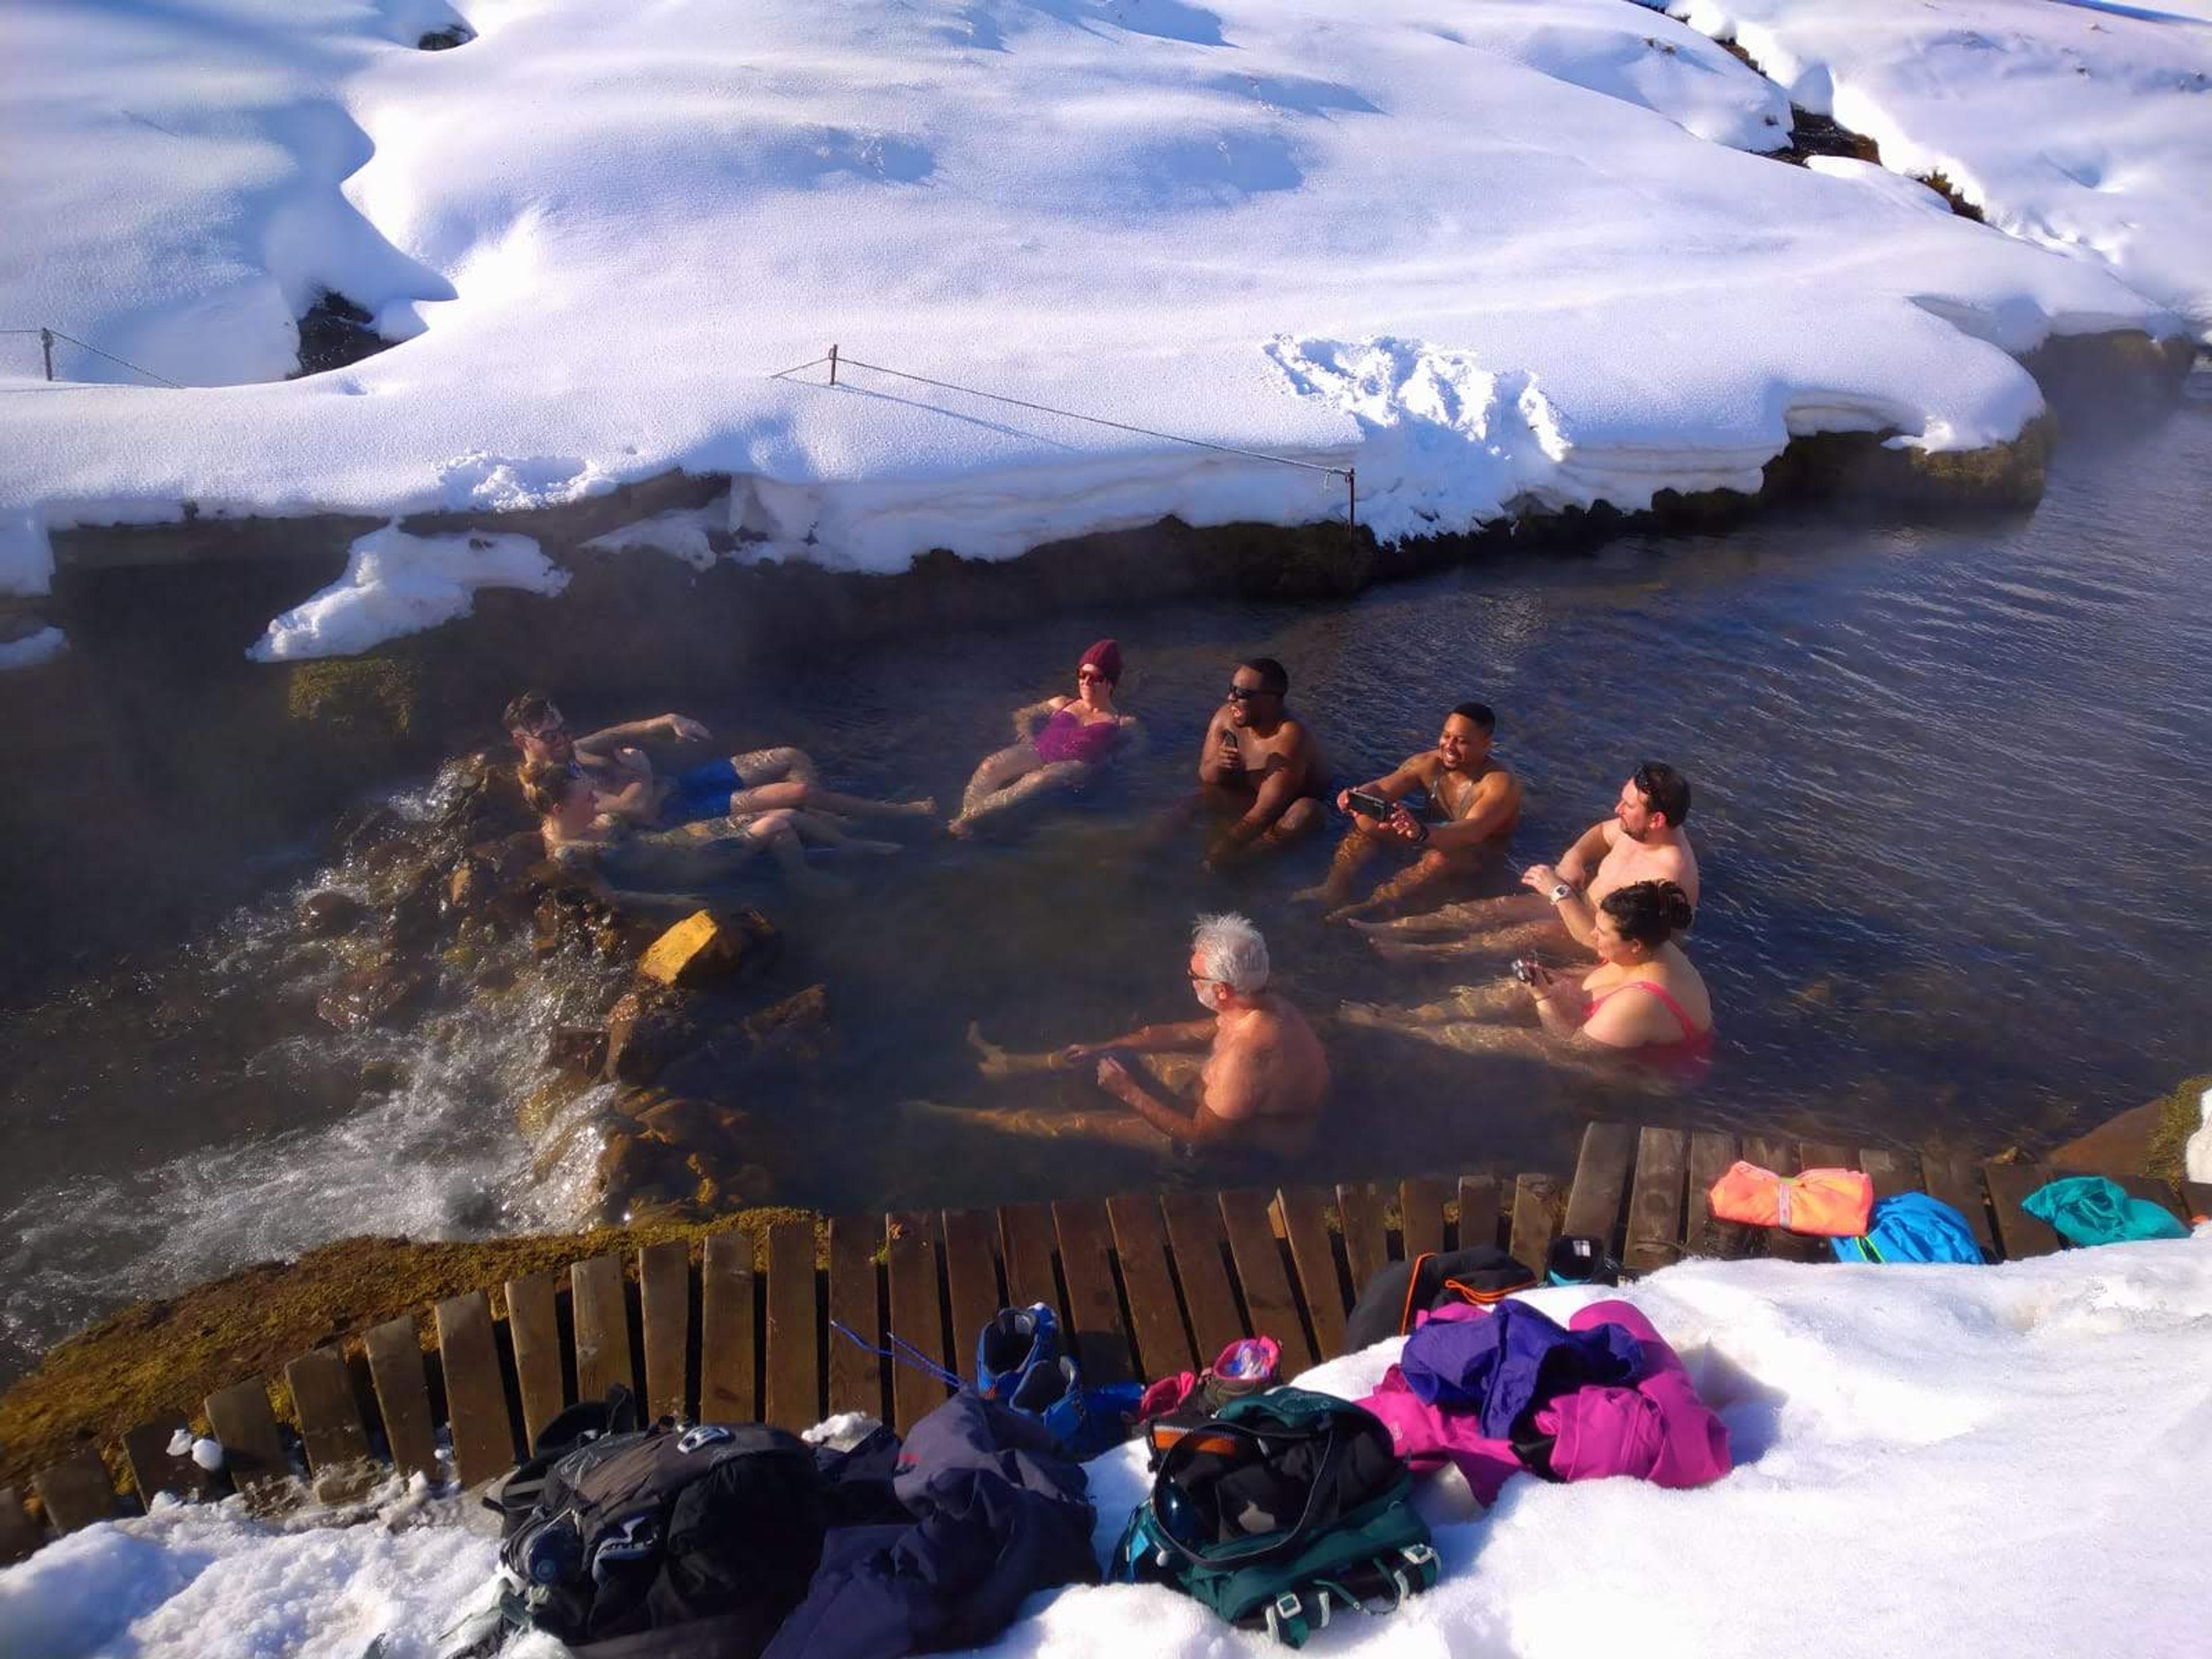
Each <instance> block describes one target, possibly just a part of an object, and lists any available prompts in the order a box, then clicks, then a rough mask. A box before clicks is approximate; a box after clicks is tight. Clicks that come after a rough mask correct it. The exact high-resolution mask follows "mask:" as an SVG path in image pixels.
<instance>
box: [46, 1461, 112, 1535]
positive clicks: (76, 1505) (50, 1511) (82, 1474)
mask: <svg viewBox="0 0 2212 1659" xmlns="http://www.w3.org/2000/svg"><path fill="white" fill-rule="evenodd" d="M31 1489H32V1490H33V1492H37V1493H38V1494H39V1501H40V1503H41V1504H45V1505H46V1519H47V1520H48V1521H50V1522H52V1523H53V1526H54V1530H55V1531H57V1532H64V1533H70V1532H82V1530H83V1529H84V1528H87V1527H89V1526H92V1525H94V1524H95V1523H96V1522H101V1521H106V1520H108V1519H111V1518H112V1516H114V1515H115V1514H116V1512H117V1510H116V1503H115V1482H114V1481H113V1480H111V1479H110V1478H109V1477H108V1474H107V1465H106V1464H105V1463H103V1462H100V1454H99V1453H98V1452H97V1451H95V1450H94V1449H92V1448H91V1447H90V1446H80V1447H79V1448H77V1449H76V1450H75V1451H73V1452H71V1453H70V1455H68V1456H67V1457H64V1459H62V1461H61V1462H58V1463H56V1464H53V1465H52V1466H50V1467H48V1468H43V1469H40V1471H39V1472H38V1474H34V1475H33V1476H32V1477H31Z"/></svg>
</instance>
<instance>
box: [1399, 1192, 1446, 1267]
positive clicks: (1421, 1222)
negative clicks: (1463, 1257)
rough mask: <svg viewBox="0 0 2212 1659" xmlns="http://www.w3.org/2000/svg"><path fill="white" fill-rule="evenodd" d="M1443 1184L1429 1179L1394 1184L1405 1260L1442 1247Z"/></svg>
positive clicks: (1434, 1252)
mask: <svg viewBox="0 0 2212 1659" xmlns="http://www.w3.org/2000/svg"><path fill="white" fill-rule="evenodd" d="M1447 1197H1449V1192H1448V1190H1447V1189H1446V1188H1445V1186H1444V1183H1443V1182H1441V1181H1437V1180H1436V1179H1434V1178H1433V1177H1431V1176H1407V1178H1406V1179H1405V1180H1403V1181H1401V1182H1399V1183H1398V1220H1399V1232H1400V1235H1401V1237H1402V1238H1403V1239H1404V1240H1405V1244H1406V1260H1407V1261H1413V1258H1414V1257H1416V1256H1419V1255H1435V1254H1437V1252H1438V1251H1440V1250H1442V1249H1443V1247H1444V1200H1445V1199H1446V1198H1447Z"/></svg>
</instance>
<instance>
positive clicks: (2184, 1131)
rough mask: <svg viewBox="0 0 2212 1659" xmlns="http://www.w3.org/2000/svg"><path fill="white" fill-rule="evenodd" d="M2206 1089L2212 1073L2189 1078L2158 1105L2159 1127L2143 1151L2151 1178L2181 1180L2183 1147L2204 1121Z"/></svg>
mask: <svg viewBox="0 0 2212 1659" xmlns="http://www.w3.org/2000/svg"><path fill="white" fill-rule="evenodd" d="M2207 1089H2212V1073H2206V1074H2204V1075H2203V1076H2200V1077H2193V1078H2191V1079H2189V1080H2188V1081H2187V1082H2185V1083H2184V1084H2182V1085H2180V1086H2179V1088H2177V1089H2175V1090H2174V1091H2173V1092H2172V1094H2170V1095H2168V1096H2166V1098H2165V1100H2164V1101H2163V1102H2161V1103H2160V1108H2159V1114H2158V1127H2156V1128H2155V1129H2153V1130H2152V1131H2151V1132H2150V1140H2149V1142H2148V1145H2147V1146H2145V1147H2144V1149H2143V1163H2144V1166H2145V1169H2146V1171H2147V1172H2148V1174H2149V1175H2150V1176H2152V1177H2154V1179H2156V1180H2160V1181H2179V1180H2180V1179H2181V1178H2182V1168H2181V1153H2182V1148H2183V1147H2184V1146H2186V1145H2187V1144H2188V1140H2189V1137H2190V1136H2191V1135H2193V1134H2195V1133H2197V1127H2198V1126H2199V1125H2200V1124H2202V1123H2203V1121H2204V1116H2203V1112H2204V1109H2203V1104H2202V1103H2203V1098H2204V1091H2206V1090H2207Z"/></svg>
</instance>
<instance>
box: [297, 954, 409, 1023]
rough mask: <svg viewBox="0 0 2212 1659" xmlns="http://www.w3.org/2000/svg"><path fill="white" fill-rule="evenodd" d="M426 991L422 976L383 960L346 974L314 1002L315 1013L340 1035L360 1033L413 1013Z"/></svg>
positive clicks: (386, 959)
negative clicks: (352, 1032)
mask: <svg viewBox="0 0 2212 1659" xmlns="http://www.w3.org/2000/svg"><path fill="white" fill-rule="evenodd" d="M428 990H429V984H428V981H426V980H425V979H424V978H423V976H422V975H421V974H419V973H417V972H416V971H415V969H411V968H409V967H407V966H405V965H404V964H403V963H398V962H396V961H393V960H392V959H391V958H390V957H386V958H384V959H382V960H380V961H377V962H374V963H369V964H368V966H366V967H362V968H356V969H353V970H352V971H350V972H349V973H348V974H346V975H344V976H343V978H341V979H340V980H339V981H338V982H337V984H335V985H333V986H331V987H330V989H328V990H327V991H325V992H324V993H323V994H321V995H320V996H319V997H317V998H316V999H315V1012H316V1013H317V1014H319V1015H320V1016H321V1017H322V1018H323V1020H324V1021H325V1023H326V1024H331V1025H335V1026H337V1029H338V1030H341V1031H359V1030H365V1029H367V1028H368V1027H369V1026H372V1025H382V1024H388V1023H390V1022H391V1021H392V1020H394V1019H397V1018H399V1017H400V1016H401V1015H403V1014H406V1013H410V1012H413V1011H414V1009H415V1008H416V1007H417V1006H419V1005H420V1004H421V1002H422V999H423V997H424V995H425V994H427V993H428Z"/></svg>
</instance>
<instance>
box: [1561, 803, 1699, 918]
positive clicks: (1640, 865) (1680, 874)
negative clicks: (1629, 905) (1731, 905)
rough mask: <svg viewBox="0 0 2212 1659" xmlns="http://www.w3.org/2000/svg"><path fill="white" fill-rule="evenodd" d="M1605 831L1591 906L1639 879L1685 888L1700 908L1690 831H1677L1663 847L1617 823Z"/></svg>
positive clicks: (1591, 889) (1592, 880)
mask: <svg viewBox="0 0 2212 1659" xmlns="http://www.w3.org/2000/svg"><path fill="white" fill-rule="evenodd" d="M1601 827H1602V828H1603V829H1604V831H1605V837H1606V843H1607V844H1606V850H1605V857H1604V858H1603V859H1601V860H1599V862H1598V866H1597V868H1596V869H1595V870H1594V871H1593V872H1591V873H1590V879H1589V893H1588V896H1589V902H1590V905H1591V908H1596V907H1597V906H1598V905H1601V904H1602V903H1604V902H1605V898H1606V895H1607V894H1608V893H1610V892H1613V890H1616V889H1618V888H1622V887H1633V886H1634V885H1635V884H1637V883H1638V882H1639V881H1671V882H1673V883H1674V885H1676V886H1677V887H1679V888H1680V889H1681V890H1682V894H1683V896H1684V897H1686V898H1687V899H1688V900H1689V901H1690V908H1691V909H1692V910H1695V909H1696V908H1698V855H1697V854H1696V852H1695V851H1694V850H1693V849H1692V848H1691V846H1690V836H1689V832H1688V831H1687V830H1679V829H1678V830H1676V831H1675V832H1674V839H1673V840H1672V841H1670V842H1666V843H1665V844H1663V845H1660V846H1647V845H1646V844H1645V843H1644V842H1640V841H1636V840H1633V839H1632V838H1631V837H1629V836H1626V835H1624V834H1623V833H1622V832H1621V828H1620V825H1619V824H1618V823H1606V824H1604V825H1603V826H1601Z"/></svg>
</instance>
